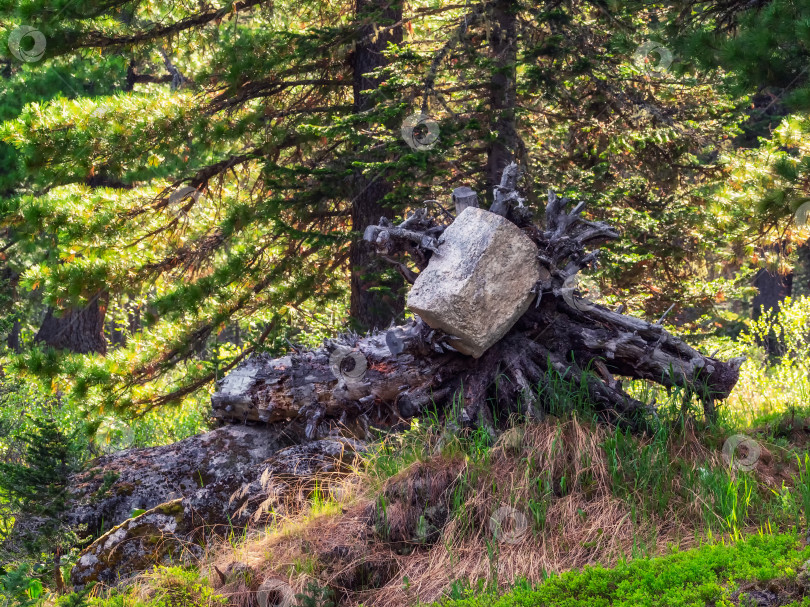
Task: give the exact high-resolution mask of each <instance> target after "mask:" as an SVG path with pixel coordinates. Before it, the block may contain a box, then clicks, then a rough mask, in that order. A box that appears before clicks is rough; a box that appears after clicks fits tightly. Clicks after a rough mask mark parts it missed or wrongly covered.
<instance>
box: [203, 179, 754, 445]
mask: <svg viewBox="0 0 810 607" xmlns="http://www.w3.org/2000/svg"><path fill="white" fill-rule="evenodd" d="M518 177H519V171H518V167H517V166H516V165H514V164H513V165H510V166H509V167H507V168H506V169H505V170H504V173H503V176H502V180H501V183H500V185H499V186H496V188H495V192H494V203H493V205H492V207H491V211H492V212H495V213H497V214H499V215H501V216H503V217H506V218H507V219H509V220H510V221H512V222H513V223H514V224H515V225H517V226H518V227H519V228H521V230H523V232H524V233H525V234H526V235H528V236H529V237H530V238H531V239H532V241H533V242H534V243H535V244H536V245H537V247H538V251H539V254H538V259H539V261H540V271H539V275H538V276H537V277H536V284H535V287H534V292H535V293H536V302H535V303H533V304H532V305H531V306H530V308H529V309H528V310H527V311H526V313H525V314H523V316H522V317H521V318H520V319H519V320H518V322H517V323H516V324H515V325H514V327H512V329H511V330H510V331H509V332H508V333H507V334H506V335H505V336H504V337H503V338H502V339H501V340H500V341H499V342H497V343H496V344H495V345H494V346H492V347H491V348H490V349H489V350H487V351H486V352H485V353H484V354H483V355H482V356H481V357H480V358H478V359H473V358H471V357H469V356H465V355H462V354H459V353H458V352H455V351H454V350H453V348H452V347H451V346H450V345H449V344H450V340H449V336H447V335H444V334H442V333H441V332H439V331H435V330H433V329H431V328H430V327H428V326H427V325H426V324H425V323H424V322H423V321H421V320H420V319H418V318H417V319H415V320H413V321H411V322H409V323H408V324H406V325H404V326H400V327H392V328H391V329H389V330H388V331H383V332H376V333H374V334H371V335H367V336H359V335H354V334H349V335H344V336H342V337H340V338H339V339H337V340H334V341H327V342H326V343H325V344H324V346H323V347H321V348H319V349H317V350H314V351H303V350H302V351H295V352H293V353H291V354H289V355H288V356H285V357H282V358H275V359H273V358H270V357H268V356H254V357H253V358H251V359H250V360H248V361H246V362H245V363H243V365H242V366H241V367H239V368H238V369H237V370H235V371H234V372H233V373H231V374H230V375H229V376H228V377H226V378H225V379H223V380H222V381H221V382H220V383H219V386H218V390H217V392H216V393H215V394H214V396H213V397H212V402H213V408H214V411H215V415H217V416H218V417H220V418H222V419H226V420H236V421H256V422H259V421H261V422H268V423H273V422H292V421H293V420H295V421H297V422H303V423H302V424H300V425H299V426H297V427H302V428H304V429H305V430H304V434H305V437H306V438H308V439H313V438H316V437H318V436H323V435H326V434H328V433H329V432H330V431H333V430H334V429H335V428H337V427H340V428H342V430H343V431H344V432H348V433H349V434H353V435H358V436H363V437H366V436H368V434H369V431H370V428H372V427H375V426H377V427H385V428H390V427H392V426H395V425H396V424H397V423H398V422H400V421H402V420H404V419H407V418H410V417H413V416H416V415H419V414H420V412H422V411H424V410H425V409H426V408H427V407H429V406H435V407H436V408H437V410H438V411H440V412H442V411H444V412H447V413H449V414H452V415H454V416H456V418H457V421H458V422H459V423H460V424H467V425H477V426H484V427H488V428H492V427H493V426H494V425H495V422H494V419H495V417H497V418H498V419H504V418H505V417H506V416H508V415H509V414H512V413H521V414H524V415H528V416H530V417H531V416H534V417H542V415H543V414H544V411H545V410H546V409H547V407H548V403H549V402H550V398H551V396H552V395H551V391H552V390H553V389H554V386H555V385H558V384H559V380H560V379H563V380H565V381H566V382H569V383H570V384H572V385H574V386H578V387H579V388H580V389H582V390H583V391H585V392H587V395H588V397H589V400H590V401H591V403H592V404H593V406H594V409H595V410H596V411H597V412H598V413H599V415H600V416H601V417H602V418H603V419H604V420H605V421H608V422H610V423H617V424H622V425H627V426H631V427H640V426H643V425H644V424H645V423H646V422H647V421H649V418H650V416H655V414H656V411H655V406H654V404H653V405H651V404H645V403H642V402H640V401H638V400H636V399H634V398H632V397H631V396H630V395H629V394H627V393H626V392H625V391H624V390H623V388H622V382H621V379H620V378H629V379H643V380H648V381H650V382H654V383H657V384H659V385H661V386H664V387H665V388H667V389H673V388H675V389H679V390H682V391H683V394H684V402H687V401H688V400H689V399H690V398H691V397H692V396H697V397H698V398H699V399H700V400H701V402H702V404H703V407H704V413H705V415H706V417H707V418H709V419H713V418H714V417H715V415H716V403H717V401H721V400H723V399H725V398H727V397H728V395H729V394H730V392H731V390H732V389H733V387H734V385H735V384H736V382H737V379H738V376H739V369H740V366H741V364H742V362H743V361H744V360H745V359H744V358H742V357H738V358H732V359H731V360H729V361H721V360H718V359H715V358H713V357H710V356H705V355H703V354H701V353H700V352H698V351H697V350H696V349H694V348H692V347H691V346H689V345H688V344H686V343H685V342H684V341H682V340H681V339H678V338H677V337H675V336H674V335H672V334H670V333H668V332H667V331H666V330H665V329H664V328H663V326H662V325H661V324H660V323H661V321H658V322H656V323H649V322H646V321H644V320H642V319H639V318H635V317H632V316H627V315H624V314H621V313H619V312H614V311H611V310H609V309H607V308H605V307H603V306H601V305H597V304H595V303H592V302H589V301H587V300H584V299H582V298H581V297H579V295H578V293H577V291H576V286H575V281H576V278H577V275H578V274H579V273H580V272H581V271H582V270H584V269H586V268H588V267H591V266H594V265H595V264H596V261H597V257H598V252H599V251H598V247H599V246H601V245H603V244H604V243H605V242H607V241H609V240H612V239H616V238H618V237H619V234H618V233H617V232H616V231H615V230H613V229H612V228H611V227H610V226H609V225H607V224H605V223H602V222H593V221H588V220H585V219H584V218H583V217H582V215H581V214H582V211H583V210H584V208H585V204H584V203H579V204H577V205H575V206H574V208H573V209H571V210H568V207H569V203H570V201H569V200H568V199H567V198H560V197H558V196H557V195H556V194H555V193H554V192H553V191H549V195H548V204H547V206H546V210H545V218H544V219H545V223H544V226H539V225H537V224H536V223H534V222H533V221H532V212H531V210H530V209H529V208H527V207H525V206H524V205H523V199H522V198H521V196H520V195H519V193H518V189H517V182H518ZM445 227H446V226H445V225H444V224H443V223H441V222H440V221H439V220H437V219H436V218H433V217H431V216H429V215H428V212H427V209H420V210H418V211H416V212H415V213H413V214H412V215H411V216H410V217H408V218H407V219H406V220H405V221H404V222H403V223H401V224H399V225H393V223H392V222H391V221H390V220H387V219H381V221H380V223H379V225H376V226H369V227H368V228H367V229H366V231H365V234H364V237H365V238H366V240H368V241H369V242H371V243H372V244H373V245H374V246H375V248H376V250H377V253H378V254H379V255H381V256H382V257H383V258H385V259H387V260H388V261H390V262H391V263H393V264H395V266H396V267H397V269H399V271H400V272H401V273H402V275H403V276H404V277H405V279H406V280H407V281H408V282H410V283H411V284H412V283H413V282H414V280H415V279H416V277H417V276H418V272H420V271H422V270H424V268H425V267H427V264H428V263H429V262H430V258H431V256H432V255H434V254H435V253H436V252H437V250H438V247H439V244H440V237H441V234H442V232H443V231H444V229H445ZM494 413H497V416H494V415H493V414H494Z"/></svg>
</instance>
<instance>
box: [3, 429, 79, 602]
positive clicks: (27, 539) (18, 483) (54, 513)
mask: <svg viewBox="0 0 810 607" xmlns="http://www.w3.org/2000/svg"><path fill="white" fill-rule="evenodd" d="M78 462H79V454H78V452H77V449H76V447H75V444H74V443H73V442H72V441H71V440H70V439H69V437H67V436H66V435H65V434H64V433H63V432H62V431H61V430H60V429H59V428H58V427H57V425H56V423H55V422H54V421H53V420H52V419H47V418H45V419H42V420H41V422H40V425H39V429H38V430H37V432H35V433H34V434H33V435H31V436H29V437H28V438H27V441H26V450H25V454H24V457H23V459H22V461H21V462H18V463H15V462H0V499H2V500H3V501H4V502H6V503H8V504H9V505H10V507H11V509H12V510H13V512H14V517H15V526H14V532H13V534H12V536H11V538H10V539H9V541H11V542H13V543H15V544H19V546H16V550H15V552H17V553H18V555H19V551H20V548H21V549H22V551H24V552H25V553H27V554H28V555H30V556H31V557H33V558H40V557H41V556H42V555H43V554H44V555H49V556H50V557H51V558H52V559H53V575H54V580H53V581H54V583H55V584H56V587H57V588H58V589H59V590H60V591H61V590H62V589H63V588H64V582H63V580H62V572H61V568H60V564H61V557H62V555H63V554H64V552H65V551H66V550H69V549H70V548H71V547H72V546H73V545H74V543H75V541H76V537H75V535H74V533H73V531H72V530H71V529H70V527H69V526H68V524H67V523H66V521H65V520H64V516H63V515H64V513H65V512H66V510H67V504H68V497H69V493H68V489H69V487H68V481H69V477H70V474H71V473H73V472H75V471H76V470H77V469H78Z"/></svg>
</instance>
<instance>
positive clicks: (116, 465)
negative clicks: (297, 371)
mask: <svg viewBox="0 0 810 607" xmlns="http://www.w3.org/2000/svg"><path fill="white" fill-rule="evenodd" d="M291 442H292V441H291V440H290V439H289V438H288V437H287V436H286V435H285V434H284V433H282V432H273V430H272V429H268V428H264V427H259V426H252V427H251V426H241V425H240V426H235V425H234V426H223V427H221V428H218V429H216V430H213V431H211V432H206V433H204V434H198V435H197V436H192V437H190V438H187V439H185V440H182V441H179V442H177V443H174V444H171V445H166V446H162V447H152V448H146V449H128V450H126V451H120V452H118V453H115V454H113V455H109V456H106V457H102V458H99V459H97V460H95V461H94V462H93V463H92V465H91V467H90V468H89V469H88V470H86V471H84V472H82V473H80V474H77V475H75V476H73V477H72V478H71V482H70V485H71V499H70V509H69V511H68V513H67V518H68V522H69V523H70V524H71V526H72V527H74V528H77V529H81V528H84V529H87V531H88V532H89V533H91V534H93V535H96V534H99V533H104V532H106V531H107V530H108V529H110V528H111V527H114V526H116V525H119V524H121V523H122V522H124V521H125V520H127V519H129V518H130V517H132V515H133V512H134V511H137V510H151V509H152V508H155V507H156V506H159V505H160V504H164V503H166V502H170V501H172V500H174V499H177V498H187V499H188V500H190V503H189V505H190V506H191V507H193V509H194V510H195V511H196V512H198V513H199V514H200V515H201V516H203V518H205V519H206V520H209V521H210V522H211V523H222V524H227V523H228V519H227V515H228V513H227V512H225V511H224V510H225V509H224V508H223V504H227V503H228V500H229V499H230V496H231V494H232V493H233V492H234V490H235V489H237V488H239V487H240V486H241V485H242V484H243V483H245V482H248V481H250V480H252V479H253V477H254V476H255V475H256V470H257V469H259V467H260V466H261V465H262V463H263V462H265V461H267V460H268V459H269V458H271V457H272V456H273V455H274V454H275V453H277V452H278V451H279V450H281V449H284V448H286V447H288V446H290V444H291Z"/></svg>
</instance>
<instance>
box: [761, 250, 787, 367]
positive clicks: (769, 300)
mask: <svg viewBox="0 0 810 607" xmlns="http://www.w3.org/2000/svg"><path fill="white" fill-rule="evenodd" d="M774 249H775V250H776V251H777V252H779V251H780V249H781V247H780V246H779V245H778V244H777V245H776V246H775V247H774ZM754 286H755V287H756V288H757V291H758V292H757V294H756V296H755V297H754V301H753V302H752V305H753V310H752V317H753V318H754V320H757V319H758V318H760V317H761V316H762V315H763V314H769V313H771V312H778V311H779V307H780V305H781V303H782V301H783V300H784V299H785V297H789V296H790V295H791V294H792V291H793V273H792V272H791V273H789V274H779V273H778V272H771V271H770V270H767V269H765V268H762V269H760V270H759V272H757V275H756V276H755V277H754ZM763 345H764V346H765V349H766V350H767V351H768V354H770V355H771V356H780V355H781V354H782V352H781V347H780V344H779V336H778V335H775V334H773V333H772V334H771V335H769V336H768V338H767V339H766V340H765V343H764V344H763Z"/></svg>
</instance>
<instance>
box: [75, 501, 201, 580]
mask: <svg viewBox="0 0 810 607" xmlns="http://www.w3.org/2000/svg"><path fill="white" fill-rule="evenodd" d="M194 518H195V517H194V515H193V512H192V510H191V508H190V507H189V505H188V503H187V500H184V499H176V500H172V501H170V502H167V503H165V504H161V505H159V506H158V507H156V508H153V509H151V510H148V511H146V512H144V513H143V514H140V515H139V516H136V517H134V518H131V519H128V520H126V521H124V522H123V523H121V524H120V525H118V526H117V527H113V528H112V529H110V530H109V531H108V532H107V533H105V534H104V535H103V536H101V537H100V538H98V539H97V540H96V541H95V542H93V543H92V544H91V545H90V546H89V547H87V548H86V549H85V550H84V551H83V552H82V553H81V554H80V555H79V558H78V559H77V561H76V564H75V565H74V566H73V569H72V570H71V572H70V579H71V582H72V583H73V585H74V587H75V588H76V589H81V588H84V586H86V585H87V584H88V583H90V582H102V583H104V584H108V585H109V584H117V583H119V582H121V581H124V580H126V579H127V578H129V577H131V576H132V575H133V574H136V573H138V572H141V571H144V570H146V569H148V568H150V567H152V566H153V565H157V564H161V563H166V562H169V561H177V560H178V559H183V560H188V559H189V558H192V559H193V558H197V557H199V556H200V554H201V553H202V549H201V548H200V546H199V545H196V544H194V543H191V542H189V541H188V538H189V537H190V536H191V535H192V532H193V531H194V529H195V525H196V523H195V521H194Z"/></svg>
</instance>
